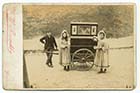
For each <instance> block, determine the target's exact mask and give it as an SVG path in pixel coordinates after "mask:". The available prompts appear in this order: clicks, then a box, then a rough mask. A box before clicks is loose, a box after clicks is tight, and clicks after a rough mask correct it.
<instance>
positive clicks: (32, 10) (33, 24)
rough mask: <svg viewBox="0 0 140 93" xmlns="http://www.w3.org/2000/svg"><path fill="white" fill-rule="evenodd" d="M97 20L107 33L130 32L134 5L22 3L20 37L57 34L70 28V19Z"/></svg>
mask: <svg viewBox="0 0 140 93" xmlns="http://www.w3.org/2000/svg"><path fill="white" fill-rule="evenodd" d="M72 21H78V22H79V21H80V22H97V23H98V24H99V30H100V29H102V28H103V27H105V28H106V32H107V37H111V38H112V37H113V38H119V37H124V36H129V35H131V34H133V29H134V28H133V25H134V24H133V23H134V7H133V6H130V5H129V6H128V5H114V6H111V5H24V6H23V34H24V39H31V38H34V37H36V36H40V35H44V34H46V32H47V31H51V32H52V34H53V35H55V36H58V37H59V35H60V33H61V31H62V30H63V29H66V30H68V31H69V30H70V22H72Z"/></svg>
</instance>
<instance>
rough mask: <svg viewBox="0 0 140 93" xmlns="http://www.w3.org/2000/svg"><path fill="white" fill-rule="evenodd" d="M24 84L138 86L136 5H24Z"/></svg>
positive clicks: (63, 87)
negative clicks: (136, 67) (136, 77)
mask: <svg viewBox="0 0 140 93" xmlns="http://www.w3.org/2000/svg"><path fill="white" fill-rule="evenodd" d="M22 13H23V14H22V16H23V17H22V18H23V80H24V88H29V89H45V90H103V89H116V90H132V89H134V88H135V86H136V84H135V65H136V63H135V5H134V4H24V5H23V6H22Z"/></svg>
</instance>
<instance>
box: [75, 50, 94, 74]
mask: <svg viewBox="0 0 140 93" xmlns="http://www.w3.org/2000/svg"><path fill="white" fill-rule="evenodd" d="M72 65H73V67H74V68H75V69H76V70H82V71H84V70H85V71H86V70H89V69H91V68H92V67H93V65H94V53H93V52H92V51H91V50H89V49H87V48H81V49H78V50H77V51H75V52H74V53H73V55H72Z"/></svg>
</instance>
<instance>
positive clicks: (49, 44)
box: [40, 32, 57, 67]
mask: <svg viewBox="0 0 140 93" xmlns="http://www.w3.org/2000/svg"><path fill="white" fill-rule="evenodd" d="M40 42H41V43H43V44H44V50H45V52H46V55H47V62H46V64H47V65H48V66H49V67H53V64H52V56H53V50H54V49H57V44H56V41H55V38H54V37H53V36H52V35H51V32H48V33H47V35H46V36H44V37H42V38H41V39H40Z"/></svg>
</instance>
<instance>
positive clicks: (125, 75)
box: [25, 40, 135, 89]
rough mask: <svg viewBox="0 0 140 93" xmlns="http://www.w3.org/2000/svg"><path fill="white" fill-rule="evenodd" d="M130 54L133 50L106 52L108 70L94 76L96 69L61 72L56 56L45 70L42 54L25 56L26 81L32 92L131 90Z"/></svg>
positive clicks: (132, 75) (131, 57) (131, 58)
mask: <svg viewBox="0 0 140 93" xmlns="http://www.w3.org/2000/svg"><path fill="white" fill-rule="evenodd" d="M118 41H119V40H118ZM34 42H35V41H34ZM132 42H133V41H131V42H129V44H130V45H131V44H132ZM113 43H114V42H113ZM25 44H27V41H26V42H25ZM113 45H114V44H112V46H113ZM116 45H118V44H116ZM127 45H128V42H127ZM132 45H133V44H132ZM27 46H28V45H27ZM27 46H26V47H27ZM114 46H115V45H114ZM34 47H35V46H34ZM37 48H38V47H37ZM27 49H28V48H27ZM133 53H134V49H133V48H128V49H112V50H110V57H109V59H110V65H111V67H110V68H109V69H108V72H107V73H105V74H98V73H97V69H96V68H95V67H93V68H92V69H91V70H90V71H75V70H72V71H69V72H66V71H64V70H63V67H62V66H61V65H59V56H58V55H54V56H53V64H54V68H49V67H47V65H45V62H46V59H47V58H46V55H45V54H43V53H30V54H26V56H25V59H26V65H27V71H28V75H29V81H30V84H31V85H33V86H34V88H41V89H43V88H47V89H54V88H56V89H73V88H75V89H81V88H82V89H85V88H90V89H104V88H105V89H106V88H118V89H122V88H128V89H131V88H133V87H134V64H135V63H134V54H133Z"/></svg>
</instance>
